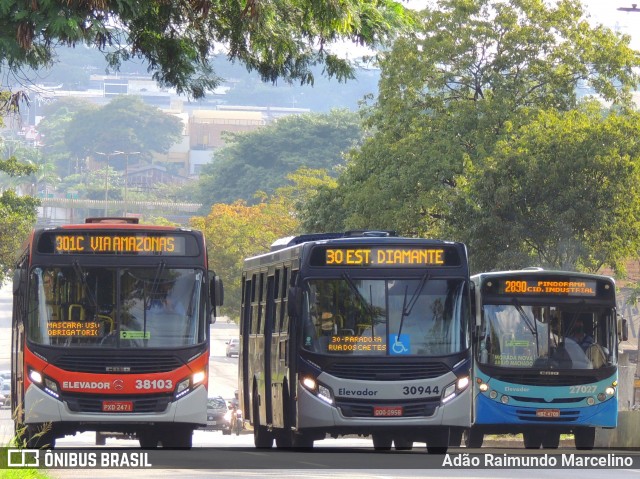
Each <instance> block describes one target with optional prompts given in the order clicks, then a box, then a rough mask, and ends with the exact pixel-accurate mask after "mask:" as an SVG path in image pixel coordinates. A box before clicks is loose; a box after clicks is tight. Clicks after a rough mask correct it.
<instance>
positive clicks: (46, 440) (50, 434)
mask: <svg viewBox="0 0 640 479" xmlns="http://www.w3.org/2000/svg"><path fill="white" fill-rule="evenodd" d="M24 435H25V445H26V447H27V448H28V449H53V448H55V447H56V436H55V433H54V431H53V427H52V426H50V425H43V424H40V425H30V426H26V427H25V432H24Z"/></svg>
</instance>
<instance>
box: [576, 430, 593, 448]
mask: <svg viewBox="0 0 640 479" xmlns="http://www.w3.org/2000/svg"><path fill="white" fill-rule="evenodd" d="M573 437H574V440H575V443H576V449H578V450H580V451H590V450H591V449H593V446H594V444H595V442H596V428H595V427H577V428H575V429H574V431H573Z"/></svg>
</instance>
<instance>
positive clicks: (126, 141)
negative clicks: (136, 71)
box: [65, 95, 183, 169]
mask: <svg viewBox="0 0 640 479" xmlns="http://www.w3.org/2000/svg"><path fill="white" fill-rule="evenodd" d="M182 130H183V124H182V122H181V121H180V119H179V118H178V117H176V116H174V115H171V114H168V113H164V112H163V111H161V110H160V109H159V108H156V107H152V106H148V105H146V104H145V103H144V102H143V101H142V99H141V98H140V97H136V96H129V95H127V96H119V97H116V98H114V99H113V100H111V101H110V102H109V103H107V104H106V105H104V106H103V107H101V108H95V107H88V108H85V109H81V110H79V111H78V112H77V113H76V114H75V115H74V116H73V118H72V119H71V121H69V122H68V123H66V130H65V142H66V145H67V147H68V148H69V150H70V152H71V154H72V155H75V156H79V157H82V158H83V157H85V156H95V153H96V151H100V152H105V153H110V152H113V151H123V152H134V151H135V152H140V156H139V158H141V159H144V158H147V159H150V158H151V153H152V152H159V153H165V152H167V151H168V150H169V148H170V147H171V146H172V145H173V144H174V143H175V142H177V141H179V140H180V138H181V135H182ZM125 162H126V155H120V156H113V157H112V158H111V160H110V162H109V164H110V165H111V166H114V167H116V168H118V169H124V168H125Z"/></svg>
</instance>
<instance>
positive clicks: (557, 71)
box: [302, 0, 640, 271]
mask: <svg viewBox="0 0 640 479" xmlns="http://www.w3.org/2000/svg"><path fill="white" fill-rule="evenodd" d="M629 40H630V39H629V37H627V36H619V35H617V34H615V33H614V32H613V31H611V30H609V29H607V28H604V27H602V26H596V27H592V26H590V25H589V24H588V23H587V21H586V19H585V18H584V15H583V10H582V7H581V4H580V3H579V2H578V1H574V0H563V1H560V2H558V3H557V5H553V6H549V5H548V4H547V2H543V1H541V0H530V1H526V2H522V1H516V0H511V1H506V0H443V1H440V2H438V5H437V7H436V8H433V9H432V10H426V11H424V12H422V21H421V23H420V26H419V28H417V29H416V30H415V31H413V32H411V33H408V34H406V35H404V36H403V37H402V38H399V39H398V40H397V41H396V42H395V43H394V44H393V47H392V48H391V50H390V51H388V52H385V53H384V55H382V59H381V67H382V73H381V82H380V90H379V96H378V99H377V101H376V103H375V104H374V105H373V106H372V107H371V108H369V109H368V110H365V112H364V113H365V114H366V121H365V126H366V128H367V133H368V134H369V136H368V138H367V139H366V141H365V142H364V143H363V145H362V146H361V147H359V148H356V149H354V150H352V151H351V152H350V153H349V155H348V161H347V165H346V168H345V170H344V172H343V174H342V175H340V177H339V178H338V184H337V187H336V188H326V189H324V190H321V191H320V192H319V193H318V194H317V195H316V196H315V197H314V199H313V200H312V201H310V202H309V203H307V204H306V205H304V208H303V211H302V217H303V218H304V223H303V229H305V230H319V229H324V230H344V229H354V228H385V229H396V230H398V231H399V232H401V233H403V234H407V235H417V236H423V237H429V236H431V237H445V238H449V239H455V240H461V241H464V242H465V243H467V245H468V246H469V250H470V251H471V260H472V267H473V269H474V270H475V271H479V270H487V269H494V268H507V267H525V266H532V265H539V266H544V267H558V268H568V269H574V268H575V269H582V270H588V271H595V270H597V269H598V268H599V267H601V266H603V265H607V266H611V267H613V268H615V269H616V270H620V269H621V264H622V261H623V260H624V259H626V258H628V257H629V256H630V255H633V254H635V252H636V251H637V250H638V246H639V239H640V237H639V234H638V233H639V232H640V230H639V226H640V224H639V221H640V209H639V205H640V195H639V193H640V190H638V187H637V185H638V167H639V166H640V164H639V162H640V149H639V146H640V145H639V144H638V142H637V138H638V131H637V128H638V124H639V123H638V119H639V118H638V115H637V113H636V112H635V111H634V110H633V109H632V103H631V95H630V93H631V91H632V90H633V89H634V88H635V87H636V86H637V85H638V83H639V78H638V75H637V74H636V73H635V72H634V71H637V67H638V66H640V55H638V52H636V51H634V50H632V49H631V48H629ZM585 93H589V94H592V95H596V96H599V97H600V98H601V99H602V100H604V101H606V102H608V103H609V105H610V106H609V107H605V106H603V104H601V103H597V102H595V101H594V100H590V99H589V98H588V97H585V96H584V94H585Z"/></svg>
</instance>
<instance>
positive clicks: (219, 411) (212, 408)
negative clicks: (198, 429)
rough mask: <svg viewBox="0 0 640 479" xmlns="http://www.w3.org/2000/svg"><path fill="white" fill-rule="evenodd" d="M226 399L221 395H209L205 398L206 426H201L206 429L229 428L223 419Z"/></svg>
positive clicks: (225, 410)
mask: <svg viewBox="0 0 640 479" xmlns="http://www.w3.org/2000/svg"><path fill="white" fill-rule="evenodd" d="M227 410H228V408H227V401H225V400H224V398H223V397H222V396H215V397H210V398H209V399H208V400H207V426H206V427H204V428H202V429H205V430H207V431H222V433H223V434H224V432H225V430H227V429H229V424H228V422H227V420H226V419H225V414H227Z"/></svg>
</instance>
